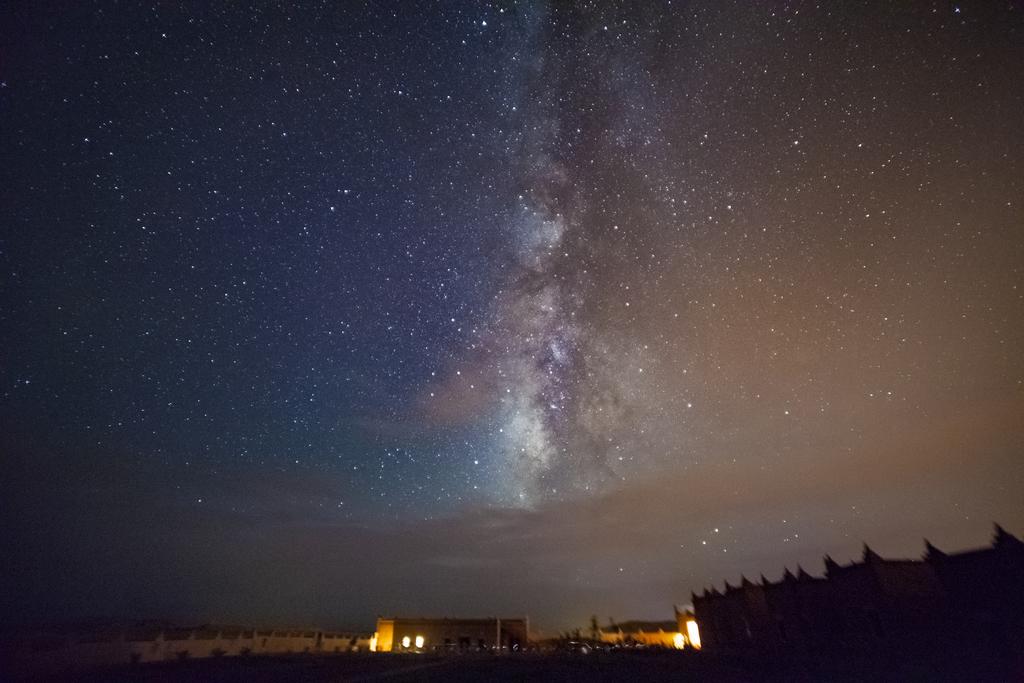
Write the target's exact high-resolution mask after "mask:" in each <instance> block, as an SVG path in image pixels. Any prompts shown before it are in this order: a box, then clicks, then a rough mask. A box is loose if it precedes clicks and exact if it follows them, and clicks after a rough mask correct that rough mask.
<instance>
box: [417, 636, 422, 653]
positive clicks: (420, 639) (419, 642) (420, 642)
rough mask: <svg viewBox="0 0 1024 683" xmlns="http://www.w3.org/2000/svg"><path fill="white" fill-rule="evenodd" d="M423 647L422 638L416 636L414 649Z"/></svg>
mask: <svg viewBox="0 0 1024 683" xmlns="http://www.w3.org/2000/svg"><path fill="white" fill-rule="evenodd" d="M422 647H423V636H416V649H417V650H418V649H420V648H422Z"/></svg>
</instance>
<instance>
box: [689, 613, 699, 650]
mask: <svg viewBox="0 0 1024 683" xmlns="http://www.w3.org/2000/svg"><path fill="white" fill-rule="evenodd" d="M686 637H687V638H688V639H689V641H690V645H691V646H693V649H694V650H699V649H700V629H699V628H697V622H696V621H694V620H692V619H691V620H689V621H687V622H686Z"/></svg>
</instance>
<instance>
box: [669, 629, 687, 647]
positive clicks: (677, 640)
mask: <svg viewBox="0 0 1024 683" xmlns="http://www.w3.org/2000/svg"><path fill="white" fill-rule="evenodd" d="M672 645H674V646H675V648H676V649H677V650H682V649H683V648H684V647H686V638H684V637H683V634H682V633H677V634H675V635H674V636H672Z"/></svg>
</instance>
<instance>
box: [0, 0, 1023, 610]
mask: <svg viewBox="0 0 1024 683" xmlns="http://www.w3.org/2000/svg"><path fill="white" fill-rule="evenodd" d="M634 4H635V3H585V4H584V3H581V4H579V5H577V6H570V5H569V4H566V3H542V2H538V3H533V2H508V3H366V4H363V3H356V2H351V3H348V2H346V3H297V4H274V5H271V4H269V3H268V4H265V5H264V4H259V5H257V6H255V7H254V6H247V5H242V4H231V5H221V6H214V7H210V6H208V5H206V4H203V3H198V4H195V5H189V4H185V5H181V6H178V5H173V4H156V5H148V4H127V5H126V4H119V3H106V2H89V3H66V4H65V3H58V4H52V3H51V4H39V3H14V4H10V5H8V6H6V7H5V8H4V9H3V10H2V16H0V26H2V27H3V28H0V40H2V43H0V55H2V59H0V81H2V87H0V157H2V158H3V160H4V162H3V164H2V165H0V207H2V214H3V219H4V220H3V226H4V227H3V231H2V236H0V268H2V272H3V289H2V292H3V294H2V301H0V327H2V328H3V329H4V331H5V332H4V343H3V345H2V346H3V348H2V351H0V422H2V424H3V425H4V428H3V430H2V435H0V447H2V449H3V451H2V457H3V460H4V464H5V467H4V469H5V476H4V477H3V480H2V482H0V493H2V494H3V500H4V501H5V506H4V508H5V509H4V511H3V514H2V525H0V529H2V530H3V533H4V535H5V536H6V537H7V538H8V539H9V540H8V543H7V545H8V546H9V547H10V548H12V551H11V552H10V553H8V556H9V557H10V558H12V560H11V561H9V562H8V563H7V566H6V567H5V568H4V574H3V578H4V579H5V582H6V585H9V586H14V587H15V590H14V591H11V592H10V593H9V597H5V598H4V600H6V601H7V604H5V605H3V610H2V611H3V613H5V614H18V615H21V616H20V617H18V618H19V619H30V620H40V619H41V620H52V619H57V618H81V617H87V616H113V617H118V618H136V617H169V618H174V619H179V620H185V621H187V620H199V621H203V620H220V621H225V620H230V621H238V622H263V623H269V622H275V623H276V622H286V623H301V624H307V623H310V624H318V625H324V626H332V625H350V626H365V625H368V624H369V623H370V621H371V620H372V618H373V616H374V615H375V614H376V613H378V612H410V611H411V612H415V613H434V612H436V613H438V614H441V613H445V614H452V613H466V614H490V613H494V612H499V611H504V612H508V613H529V614H531V615H532V616H533V617H534V618H535V623H538V624H540V625H541V626H542V627H548V628H552V627H561V626H565V625H570V624H573V623H575V622H578V621H579V620H581V619H583V618H585V617H589V615H590V614H592V613H594V612H597V613H599V614H601V615H602V618H603V617H604V616H607V615H611V616H614V617H616V618H619V619H625V618H632V617H640V618H666V617H669V616H670V615H671V605H672V604H673V603H682V602H685V601H686V599H687V596H688V595H689V591H690V590H691V589H692V590H699V589H700V588H702V587H703V585H705V584H707V583H710V582H711V581H716V580H721V579H724V578H734V577H735V576H736V575H738V574H739V573H740V572H746V573H747V574H748V575H756V574H757V573H759V572H761V571H764V572H765V573H769V574H770V575H771V574H772V572H777V571H781V567H782V565H783V564H785V563H790V564H793V563H795V562H796V561H802V562H805V563H807V564H808V565H809V566H811V567H813V566H814V563H815V560H814V559H813V558H816V557H819V556H820V555H821V554H823V553H825V552H831V553H833V555H835V556H837V557H843V556H845V555H849V554H854V553H856V552H858V550H857V549H858V548H859V544H860V542H861V540H862V539H866V540H870V541H872V543H873V544H874V545H876V546H878V549H879V550H880V551H881V552H883V553H888V554H916V553H917V552H918V551H919V549H918V547H917V543H918V539H919V537H920V536H922V535H929V536H931V537H933V540H935V541H936V542H938V543H939V544H940V545H943V544H951V545H954V546H956V545H964V544H973V543H980V542H982V541H983V540H984V538H985V537H986V535H987V533H988V531H987V530H988V526H989V524H990V522H991V521H992V520H993V519H998V520H1000V521H1002V522H1003V523H1004V524H1005V525H1006V526H1007V527H1008V528H1009V529H1011V530H1013V531H1019V527H1020V526H1021V525H1024V506H1021V505H1020V500H1019V491H1020V490H1021V487H1022V485H1024V464H1022V463H1024V459H1022V458H1021V453H1022V448H1024V431H1022V427H1021V425H1024V404H1022V400H1024V399H1022V396H1024V394H1022V388H1021V387H1022V386H1024V384H1022V383H1024V364H1022V361H1021V354H1020V353H1019V349H1020V348H1021V347H1022V344H1024V328H1022V324H1021V321H1022V320H1024V273H1022V266H1021V264H1022V263H1024V236H1022V235H1024V229H1022V225H1024V213H1022V207H1024V189H1022V184H1021V180H1020V179H1021V178H1022V177H1024V168H1022V165H1024V151H1022V150H1024V139H1022V133H1021V128H1020V121H1022V120H1024V96H1022V91H1021V87H1020V83H1019V74H1020V73H1022V72H1024V49H1022V45H1024V41H1022V40H1021V38H1022V33H1021V32H1022V28H1024V23H1022V19H1021V11H1020V8H1019V6H1017V5H1015V4H1014V3H1009V4H998V5H996V4H992V3H981V2H978V3H970V2H964V3H961V4H959V5H958V4H953V3H944V2H937V3H931V2H921V3H912V4H900V5H899V6H884V7H879V6H876V5H874V4H872V3H848V4H845V5H843V6H842V7H828V6H818V5H815V4H813V3H802V2H797V3H785V4H783V3H778V4H775V3H769V4H763V5H758V6H750V5H749V4H748V3H740V2H737V3H731V2H706V3H705V2H681V3H680V2H673V3H667V2H666V3H664V4H645V5H644V6H642V7H637V6H634ZM496 585H498V586H501V587H502V589H501V590H499V591H495V590H494V587H495V586H496Z"/></svg>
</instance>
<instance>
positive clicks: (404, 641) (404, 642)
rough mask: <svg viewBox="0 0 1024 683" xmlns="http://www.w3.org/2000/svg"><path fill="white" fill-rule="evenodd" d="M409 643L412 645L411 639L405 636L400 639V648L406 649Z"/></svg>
mask: <svg viewBox="0 0 1024 683" xmlns="http://www.w3.org/2000/svg"><path fill="white" fill-rule="evenodd" d="M411 643H412V638H410V637H409V636H406V637H405V638H402V647H406V648H407V647H409V645H410V644H411Z"/></svg>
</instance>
